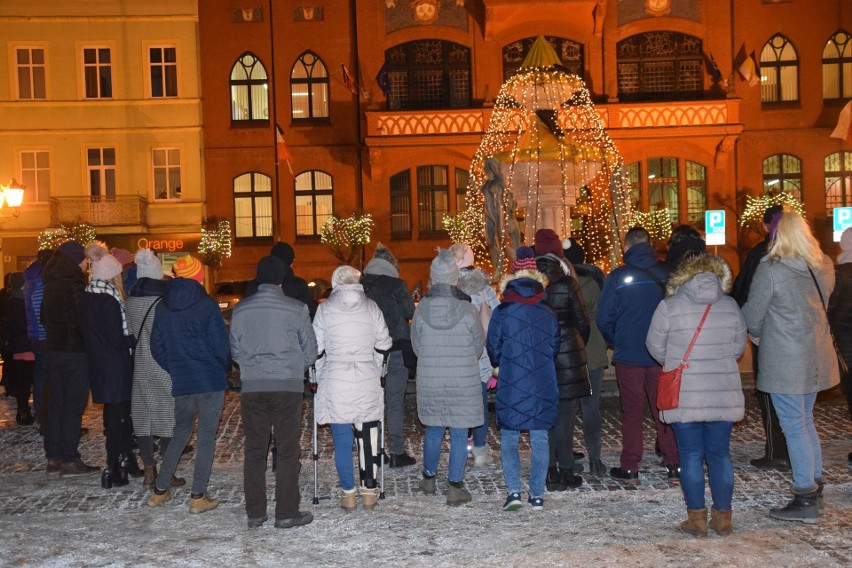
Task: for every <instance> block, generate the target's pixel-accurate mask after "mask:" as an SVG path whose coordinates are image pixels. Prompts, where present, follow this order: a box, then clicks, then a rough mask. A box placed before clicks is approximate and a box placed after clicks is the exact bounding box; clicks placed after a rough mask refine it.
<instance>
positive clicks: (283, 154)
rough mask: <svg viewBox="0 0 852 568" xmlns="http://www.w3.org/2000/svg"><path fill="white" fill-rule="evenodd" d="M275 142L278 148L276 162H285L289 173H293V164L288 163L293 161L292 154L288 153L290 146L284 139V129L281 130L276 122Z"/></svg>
mask: <svg viewBox="0 0 852 568" xmlns="http://www.w3.org/2000/svg"><path fill="white" fill-rule="evenodd" d="M275 142H276V146H277V150H278V154H277V156H278V162H277V163H280V162H281V160H284V161H285V162H287V169H288V170H290V174H292V173H293V166H292V165H291V164H290V162H291V161H293V154H291V153H290V148H288V147H287V141H286V140H284V131H283V130H281V127H280V126H278V125H277V124H276V125H275Z"/></svg>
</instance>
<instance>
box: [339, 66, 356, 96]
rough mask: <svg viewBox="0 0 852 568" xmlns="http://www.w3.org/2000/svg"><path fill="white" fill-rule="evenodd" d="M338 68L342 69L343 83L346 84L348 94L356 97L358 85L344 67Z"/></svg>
mask: <svg viewBox="0 0 852 568" xmlns="http://www.w3.org/2000/svg"><path fill="white" fill-rule="evenodd" d="M340 67H341V68H342V69H343V82H344V83H346V88H347V89H349V92H350V93H352V94H353V95H357V94H358V83H357V81H355V77H353V76H352V73H350V72H349V69H348V68H347V67H346V65H343V64H341V65H340Z"/></svg>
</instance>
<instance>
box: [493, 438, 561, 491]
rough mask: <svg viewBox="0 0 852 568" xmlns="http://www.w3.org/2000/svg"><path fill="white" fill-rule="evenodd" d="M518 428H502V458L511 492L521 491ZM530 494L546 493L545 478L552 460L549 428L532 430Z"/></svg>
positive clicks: (505, 477)
mask: <svg viewBox="0 0 852 568" xmlns="http://www.w3.org/2000/svg"><path fill="white" fill-rule="evenodd" d="M519 435H520V432H519V431H518V430H507V429H505V428H503V429H501V430H500V458H501V459H502V460H503V479H504V480H505V481H506V490H507V491H508V492H509V493H520V492H521V460H520V458H519V457H518V437H519ZM530 449H531V450H532V456H531V458H530V462H531V463H530V483H529V488H530V496H531V497H541V496H543V495H544V480H545V478H546V477H547V464H548V462H549V460H550V448H549V444H548V442H547V430H530Z"/></svg>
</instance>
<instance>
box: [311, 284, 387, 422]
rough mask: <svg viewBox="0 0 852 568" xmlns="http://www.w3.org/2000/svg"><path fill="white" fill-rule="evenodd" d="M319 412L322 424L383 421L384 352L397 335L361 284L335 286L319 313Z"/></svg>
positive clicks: (317, 333)
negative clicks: (382, 373) (393, 332)
mask: <svg viewBox="0 0 852 568" xmlns="http://www.w3.org/2000/svg"><path fill="white" fill-rule="evenodd" d="M314 333H315V334H316V337H317V351H318V352H319V353H321V354H322V353H323V352H324V355H322V356H321V357H320V358H319V359H318V360H317V364H316V369H317V395H316V415H317V422H318V423H320V424H352V423H355V422H372V421H374V420H380V419H381V417H382V412H383V409H384V394H383V391H382V385H381V377H380V375H381V369H382V355H381V353H379V352H378V351H376V350H377V349H378V350H382V351H385V350H387V349H390V347H391V343H392V341H391V337H390V334H389V333H388V328H387V326H386V325H385V319H384V317H383V316H382V312H381V310H380V309H379V307H378V306H377V305H376V303H375V302H373V301H372V300H371V299H369V298H368V297H367V296H366V294H364V288H363V287H362V286H361V285H360V284H344V285H340V286H337V287H335V288H334V290H332V292H331V296H330V297H329V298H328V300H326V301H325V302H323V303H322V304H320V306H319V308H318V309H317V314H316V317H314Z"/></svg>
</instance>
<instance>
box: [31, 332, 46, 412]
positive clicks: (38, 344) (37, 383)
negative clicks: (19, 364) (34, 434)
mask: <svg viewBox="0 0 852 568" xmlns="http://www.w3.org/2000/svg"><path fill="white" fill-rule="evenodd" d="M32 344H33V353H35V358H36V360H35V365H34V367H33V416H35V419H36V420H38V421H39V424H41V421H42V414H43V412H42V401H43V399H44V383H45V381H46V380H47V351H45V349H44V341H33V342H32Z"/></svg>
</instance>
